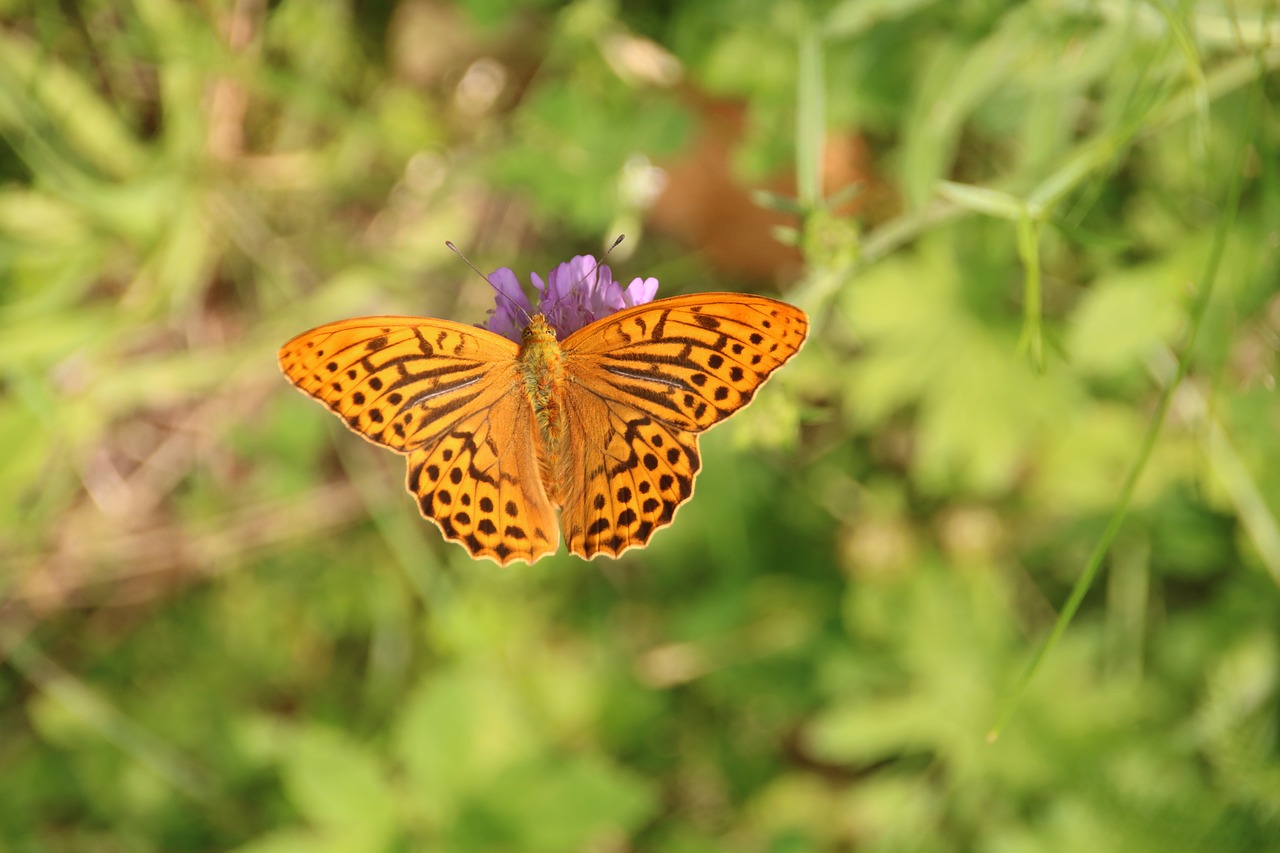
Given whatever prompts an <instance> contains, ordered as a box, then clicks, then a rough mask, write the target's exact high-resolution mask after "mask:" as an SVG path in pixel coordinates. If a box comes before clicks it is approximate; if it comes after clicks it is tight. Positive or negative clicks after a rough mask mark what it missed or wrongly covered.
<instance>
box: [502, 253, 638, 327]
mask: <svg viewBox="0 0 1280 853" xmlns="http://www.w3.org/2000/svg"><path fill="white" fill-rule="evenodd" d="M529 279H530V281H532V282H533V287H534V289H535V290H536V291H537V293H538V308H537V310H536V311H535V310H534V308H533V306H532V305H531V304H530V302H529V298H528V297H527V296H526V295H525V293H524V290H523V289H522V288H521V287H520V282H519V280H517V279H516V274H515V273H514V272H512V271H511V269H510V268H509V267H501V268H499V269H497V270H494V272H493V273H492V274H491V275H490V276H489V283H490V284H492V285H493V287H494V290H495V291H496V292H495V294H494V299H495V305H494V308H493V310H492V311H490V312H489V322H488V324H487V328H488V329H489V331H491V332H497V333H498V334H499V335H502V336H503V337H504V338H510V339H511V340H513V341H516V342H517V343H519V341H520V334H521V332H522V331H523V330H524V327H525V326H526V325H528V317H529V316H532V315H533V314H543V315H545V316H546V318H547V322H548V323H550V324H551V327H552V328H553V329H555V330H556V337H558V338H559V339H560V340H564V339H565V338H566V337H568V336H569V335H570V334H572V333H573V332H576V331H577V330H578V329H581V328H582V327H583V326H585V325H587V324H588V323H593V322H595V321H596V320H599V319H600V318H601V317H607V316H609V315H610V314H612V313H614V312H615V311H621V310H622V309H623V308H630V307H633V306H636V305H642V304H644V303H645V302H649V301H650V300H652V299H653V297H654V295H655V294H656V293H657V292H658V280H657V279H656V278H643V279H642V278H635V279H632V281H631V284H629V285H627V287H626V288H623V286H622V285H621V284H619V283H618V282H616V281H614V280H613V272H612V271H611V270H610V269H609V268H608V267H607V266H605V265H604V264H601V265H599V266H597V265H596V259H595V258H593V257H592V256H591V255H578V256H576V257H574V258H573V259H572V260H569V261H566V262H565V263H563V264H560V265H559V266H557V267H556V268H555V269H553V270H551V272H549V273H548V274H547V279H546V281H545V282H544V281H543V280H542V278H541V277H539V275H538V274H537V273H530V275H529Z"/></svg>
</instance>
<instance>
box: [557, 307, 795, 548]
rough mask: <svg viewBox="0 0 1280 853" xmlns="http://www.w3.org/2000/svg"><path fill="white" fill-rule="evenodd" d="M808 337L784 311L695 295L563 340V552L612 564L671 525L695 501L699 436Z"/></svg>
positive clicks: (747, 398)
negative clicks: (566, 436) (566, 453)
mask: <svg viewBox="0 0 1280 853" xmlns="http://www.w3.org/2000/svg"><path fill="white" fill-rule="evenodd" d="M808 329H809V321H808V318H807V317H806V316H805V314H804V312H803V311H801V310H800V309H798V308H795V307H793V306H791V305H787V304H786V303H784V302H778V301H776V300H773V299H767V298H765V297H762V296H751V295H747V294H741V293H700V294H693V295H689V296H678V297H673V298H670V299H660V300H657V301H655V302H650V303H647V304H645V305H641V306H638V307H636V308H629V309H624V310H623V311H619V312H618V313H616V314H611V315H609V316H608V317H605V318H603V319H601V320H598V321H596V322H595V323H592V324H590V325H588V326H585V327H584V328H582V329H579V330H578V331H577V332H574V333H573V334H572V335H570V336H569V337H568V338H566V339H565V341H564V343H563V345H562V347H563V349H564V352H565V370H566V373H567V375H568V380H569V381H568V387H567V389H566V399H567V406H568V416H567V418H566V421H567V423H568V427H569V430H570V436H571V440H570V442H569V445H570V454H571V455H572V456H573V458H572V460H571V462H570V464H569V465H567V466H565V470H566V471H567V472H568V473H567V476H568V477H569V478H571V481H570V482H569V483H567V484H565V487H564V489H563V494H564V496H565V497H564V506H563V507H562V509H561V526H562V527H563V530H564V537H565V542H566V544H567V545H568V546H569V550H571V551H573V552H574V553H575V554H578V555H580V556H582V557H586V558H588V559H589V558H590V557H592V556H594V555H595V554H598V553H603V554H607V555H610V556H617V555H619V554H621V553H622V552H623V551H625V550H626V549H627V548H631V547H635V546H638V545H643V544H645V543H646V542H648V541H649V537H650V536H652V535H653V532H654V531H655V530H658V529H660V528H662V527H665V526H666V525H668V524H670V523H671V520H672V518H673V517H674V515H675V511H676V509H677V508H679V506H680V504H682V503H684V502H685V501H686V500H688V499H689V497H690V496H691V495H692V494H693V484H694V478H695V477H696V475H697V473H698V469H699V468H700V467H701V462H700V459H699V456H698V437H697V435H698V433H700V432H702V431H703V430H705V429H707V428H709V427H711V426H714V425H715V424H717V423H719V422H720V421H722V420H724V419H725V418H727V417H729V416H730V415H732V414H733V413H734V412H736V411H738V410H739V409H741V408H742V407H743V406H745V405H747V404H748V403H749V402H751V399H752V397H753V396H754V395H755V393H756V391H758V390H759V389H760V387H761V386H762V385H763V384H764V383H765V381H766V380H768V378H769V376H770V375H771V374H772V373H773V371H775V370H777V369H778V368H779V367H781V366H782V365H783V364H784V363H785V362H786V361H787V359H789V358H791V356H793V355H795V353H796V352H797V351H798V350H799V349H800V346H801V345H802V344H803V343H804V340H805V337H806V336H807V335H808Z"/></svg>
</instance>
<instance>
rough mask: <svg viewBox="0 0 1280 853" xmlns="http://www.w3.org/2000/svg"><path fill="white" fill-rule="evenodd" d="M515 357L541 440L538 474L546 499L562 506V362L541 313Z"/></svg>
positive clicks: (561, 352)
mask: <svg viewBox="0 0 1280 853" xmlns="http://www.w3.org/2000/svg"><path fill="white" fill-rule="evenodd" d="M521 339H522V342H521V344H520V352H519V354H518V355H517V356H516V361H517V363H518V364H519V371H520V377H521V379H522V384H523V387H524V393H525V397H526V399H527V400H528V402H529V408H530V410H531V411H532V412H533V420H534V424H535V425H536V429H537V432H538V435H539V436H540V437H541V439H542V440H541V441H540V442H538V445H537V455H538V472H539V475H540V477H541V480H542V487H543V489H544V490H545V491H546V492H547V497H548V498H549V499H550V500H551V503H552V504H553V505H554V506H556V507H557V508H558V507H560V506H561V505H562V504H563V499H562V489H561V484H562V483H563V482H564V480H565V476H564V473H563V472H564V468H565V465H566V464H567V461H568V460H567V454H566V453H565V443H566V441H567V439H568V430H567V429H566V424H565V401H564V397H565V359H564V350H562V349H561V348H560V342H559V341H558V340H556V333H555V329H553V328H552V327H551V324H550V323H548V322H547V318H546V317H545V316H543V315H542V314H534V315H533V317H531V318H530V319H529V325H528V326H527V327H526V328H525V330H524V333H523V334H522V336H521Z"/></svg>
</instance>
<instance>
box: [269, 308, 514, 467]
mask: <svg viewBox="0 0 1280 853" xmlns="http://www.w3.org/2000/svg"><path fill="white" fill-rule="evenodd" d="M517 349H518V348H517V347H516V345H515V344H514V343H513V342H511V341H509V340H507V339H506V338H503V337H501V336H499V335H495V334H493V333H492V332H487V331H485V330H483V329H477V328H476V327H475V326H467V325H463V324H462V323H454V322H451V321H449V320H430V319H425V318H420V317H360V318H357V319H354V320H343V321H340V322H337V323H329V324H327V325H324V326H320V327H318V328H315V329H312V330H311V331H309V332H305V333H303V334H301V335H298V336H297V337H296V338H294V339H293V340H291V341H289V342H288V343H287V344H285V345H284V346H283V347H281V348H280V353H279V361H280V369H281V370H283V371H284V373H285V375H286V376H288V377H289V379H290V380H291V381H292V382H293V383H294V384H295V385H297V386H298V387H299V388H300V389H302V390H303V391H305V392H306V393H308V394H310V395H311V396H312V397H315V398H316V399H317V400H319V401H321V402H322V403H324V404H325V405H327V406H328V407H329V408H330V409H332V410H333V411H334V412H335V413H336V414H337V415H338V416H339V417H341V418H342V419H343V420H344V421H345V422H346V424H347V426H349V427H350V428H351V429H352V430H354V431H356V432H358V433H360V435H362V436H364V437H365V438H367V439H369V440H370V441H373V442H376V443H377V444H382V445H385V446H387V447H390V448H392V449H393V450H398V451H401V452H404V451H405V450H407V449H409V448H412V447H415V446H417V445H419V444H422V443H424V442H428V441H432V440H434V439H436V438H438V436H439V427H440V425H441V423H442V422H447V419H449V418H450V416H457V415H460V414H465V413H467V412H468V411H470V410H472V409H482V408H484V407H486V406H488V405H490V404H492V402H493V399H495V397H494V394H495V392H505V391H507V390H510V388H511V386H510V383H509V382H507V383H505V384H499V382H498V380H500V379H509V377H508V376H499V375H498V372H497V371H495V367H501V366H504V365H505V366H507V367H509V368H510V371H508V372H509V373H510V372H514V369H515V357H516V351H517Z"/></svg>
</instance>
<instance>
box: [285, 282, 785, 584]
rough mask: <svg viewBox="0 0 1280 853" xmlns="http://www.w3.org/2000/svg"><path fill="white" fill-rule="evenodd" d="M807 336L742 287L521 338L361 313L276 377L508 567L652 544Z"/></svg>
mask: <svg viewBox="0 0 1280 853" xmlns="http://www.w3.org/2000/svg"><path fill="white" fill-rule="evenodd" d="M807 333H808V318H807V317H805V315H804V312H802V311H800V310H799V309H797V308H794V307H792V306H790V305H787V304H786V303H783V302H777V301H775V300H772V299H766V298H764V297H760V296H751V295H746V294H738V293H703V294H694V295H689V296H678V297H671V298H667V299H659V300H656V301H653V302H649V303H645V304H642V305H638V306H635V307H632V308H624V309H623V310H621V311H618V312H616V313H614V314H610V315H607V316H605V317H602V318H601V319H598V320H596V321H594V322H592V323H589V324H588V325H585V326H583V327H582V328H580V329H577V330H576V331H573V332H572V333H570V334H568V335H567V336H565V338H564V340H563V341H560V340H558V337H557V335H556V332H555V329H554V328H553V327H552V325H551V323H550V322H549V321H548V320H547V318H546V317H545V316H543V315H541V314H535V315H533V316H532V317H531V318H530V321H529V324H528V326H527V328H526V329H525V330H524V333H523V335H522V340H521V343H520V344H516V343H515V342H513V341H510V340H508V339H506V338H504V337H502V336H500V335H497V334H495V333H493V332H490V331H487V330H484V329H479V328H476V327H474V326H467V325H464V324H461V323H455V322H452V321H449V320H437V319H431V318H423V317H364V318H358V319H354V320H343V321H339V322H336V323H329V324H327V325H324V326H320V327H318V328H316V329H312V330H311V331H309V332H306V333H304V334H302V335H299V336H298V337H296V338H294V339H293V340H291V341H289V342H288V343H287V344H285V345H284V346H283V347H282V348H281V349H280V353H279V360H280V366H281V369H282V370H283V371H284V373H285V375H286V376H287V377H288V378H289V379H290V380H291V381H292V382H294V384H296V385H297V386H298V388H299V389H300V390H302V391H303V392H304V393H306V394H309V395H310V396H312V397H314V398H316V399H317V400H319V401H320V402H323V403H325V404H326V405H328V406H329V408H331V409H332V410H333V411H334V412H335V413H337V414H338V415H339V416H340V417H342V419H343V421H344V422H345V423H346V424H347V425H348V426H349V427H350V428H351V429H352V430H354V431H356V432H358V433H359V434H360V435H361V436H363V437H364V438H366V439H367V440H369V441H371V442H374V443H376V444H381V445H383V446H386V447H389V448H391V449H392V450H395V451H397V452H399V453H402V454H404V455H405V456H406V457H407V463H408V476H407V481H406V484H407V487H408V489H409V491H410V492H411V493H412V494H413V495H414V496H415V498H417V501H418V506H419V509H420V510H421V512H422V514H423V515H424V516H425V517H426V518H428V519H430V520H431V521H433V522H434V523H435V524H436V525H437V526H439V527H440V529H441V531H442V532H443V533H444V535H445V537H446V538H448V539H451V540H453V541H456V542H460V543H462V544H463V546H465V547H466V548H467V550H468V551H469V552H470V553H471V554H472V556H475V557H487V558H489V559H493V560H496V561H497V562H499V563H501V564H504V565H505V564H507V563H509V562H512V561H515V560H523V561H526V562H534V561H536V560H537V559H539V558H540V557H542V556H545V555H547V554H550V553H554V552H555V551H556V549H557V547H558V539H559V533H561V532H562V533H563V535H564V539H565V543H566V544H567V545H568V548H569V550H570V551H572V552H573V553H575V554H578V555H579V556H581V557H585V558H588V559H589V558H591V557H593V556H596V555H597V554H604V555H606V556H610V557H617V556H619V555H620V554H622V553H623V552H624V551H626V550H627V549H629V548H632V547H638V546H642V545H644V544H646V543H647V542H648V541H649V538H650V537H651V536H652V535H653V533H654V532H655V531H656V530H658V529H660V528H662V527H665V526H666V525H668V524H670V523H671V521H672V518H673V517H674V514H675V512H676V510H677V509H678V508H679V506H680V505H681V504H683V503H684V502H685V501H687V500H688V499H689V498H690V497H691V496H692V494H693V486H694V479H695V477H696V475H697V472H698V470H699V468H700V467H701V461H700V458H699V455H698V434H699V433H701V432H702V431H703V430H705V429H707V428H709V427H711V426H714V425H715V424H716V423H719V422H720V421H722V420H724V419H725V418H727V417H729V416H730V415H732V414H733V413H734V412H736V411H738V410H739V409H741V408H742V407H743V406H745V405H746V404H747V403H749V402H750V401H751V399H752V398H753V396H754V395H755V393H756V391H757V390H759V388H760V386H761V385H763V384H764V382H765V381H766V380H767V379H768V378H769V376H770V375H771V374H772V373H773V371H774V370H776V369H777V368H778V367H780V366H782V364H783V363H785V362H786V361H787V360H788V359H789V358H791V356H792V355H794V354H795V353H796V351H797V350H799V348H800V346H801V345H802V344H803V343H804V340H805V337H806V335H807Z"/></svg>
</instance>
